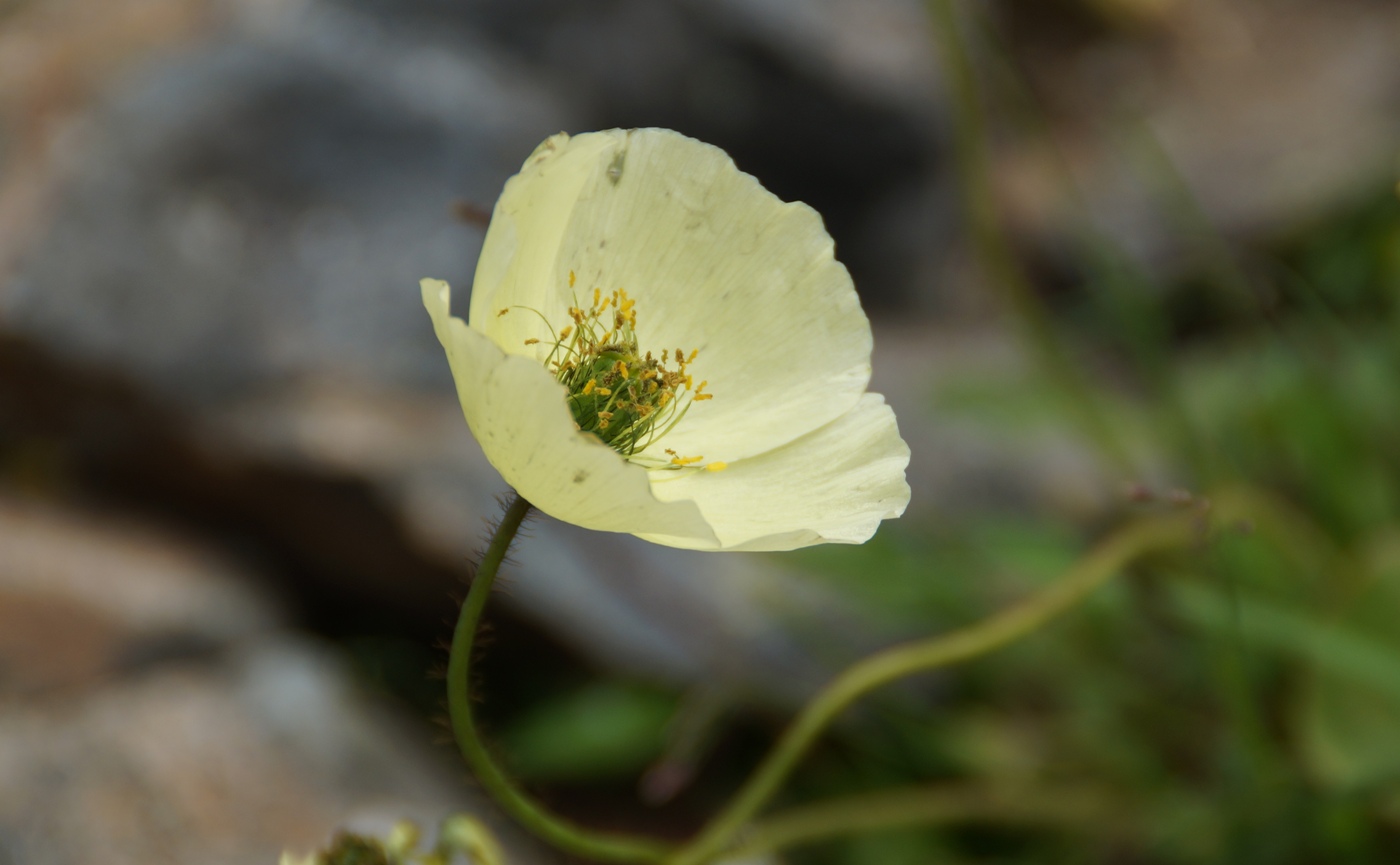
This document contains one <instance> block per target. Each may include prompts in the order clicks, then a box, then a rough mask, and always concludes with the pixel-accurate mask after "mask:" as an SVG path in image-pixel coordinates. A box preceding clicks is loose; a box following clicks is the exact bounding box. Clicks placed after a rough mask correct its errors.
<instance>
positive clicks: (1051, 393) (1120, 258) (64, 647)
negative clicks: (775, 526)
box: [0, 0, 1400, 865]
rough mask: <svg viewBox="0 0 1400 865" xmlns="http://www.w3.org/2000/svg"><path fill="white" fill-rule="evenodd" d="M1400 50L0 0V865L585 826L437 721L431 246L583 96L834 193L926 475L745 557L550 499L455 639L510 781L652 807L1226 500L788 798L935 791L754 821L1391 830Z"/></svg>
mask: <svg viewBox="0 0 1400 865" xmlns="http://www.w3.org/2000/svg"><path fill="white" fill-rule="evenodd" d="M950 10H952V11H951V14H950ZM1397 57H1400V6H1397V4H1395V3H1393V2H1389V0H1055V2H1044V0H995V2H993V0H981V2H958V3H947V2H944V0H933V2H931V3H929V4H927V5H925V4H924V3H922V2H920V0H392V2H391V0H0V865H20V863H25V865H28V863H33V865H60V863H62V865H68V863H74V865H77V863H92V862H99V861H100V862H103V863H111V865H120V863H142V865H159V863H189V862H201V863H229V865H233V863H257V862H270V861H275V858H274V857H275V856H276V854H277V852H278V851H279V850H281V849H282V848H283V847H284V846H292V847H294V848H297V849H301V850H309V849H311V848H312V847H313V846H315V845H317V844H319V843H321V842H323V841H324V840H325V839H326V838H327V837H328V835H329V833H330V832H331V831H333V830H334V829H335V828H336V827H337V826H341V825H353V826H356V827H360V828H367V829H375V828H384V827H387V825H388V824H389V822H391V821H392V820H394V819H397V818H399V817H413V818H415V819H419V820H421V821H424V822H426V823H432V822H434V821H435V820H437V819H438V818H440V817H441V816H442V815H444V814H445V813H448V812H450V811H454V810H471V811H474V812H477V813H480V814H482V815H484V816H487V817H490V818H491V819H494V820H497V822H498V823H501V824H502V832H503V833H504V837H505V840H506V842H507V845H508V847H509V849H510V851H511V855H512V857H513V858H512V861H513V862H518V863H536V862H537V863H551V862H560V861H563V860H562V858H561V857H559V856H557V855H555V854H553V853H551V852H550V851H547V850H544V849H542V848H541V847H539V846H538V845H536V844H533V843H532V842H530V841H529V840H527V839H525V838H523V837H521V836H520V834H519V833H518V832H515V831H513V830H511V829H510V827H509V826H508V825H505V824H504V823H503V821H500V820H499V819H498V818H497V817H496V812H495V811H494V810H493V809H492V807H491V806H490V805H489V804H488V803H486V802H484V801H483V800H482V797H481V796H480V795H479V793H477V792H476V791H475V790H474V788H473V786H472V784H471V782H470V780H469V779H468V777H467V774H466V772H465V770H464V768H463V767H462V765H461V764H460V761H459V759H458V757H457V756H456V754H455V752H454V750H453V748H452V746H451V744H450V741H449V739H448V737H447V735H446V730H445V727H444V726H443V723H442V718H443V714H444V710H443V701H442V697H441V693H442V687H443V685H442V681H441V670H442V668H443V667H444V666H445V662H446V653H445V651H444V650H443V648H442V640H443V638H444V637H445V636H447V634H448V629H449V627H450V623H451V622H452V621H453V619H454V618H455V614H456V609H455V602H454V599H455V598H458V597H460V595H461V594H462V591H463V582H462V581H463V576H464V574H465V573H466V572H467V562H468V561H469V559H470V558H471V555H472V553H473V551H474V550H475V549H476V548H477V547H478V545H479V544H480V542H481V540H482V535H483V532H484V527H485V520H486V519H487V518H489V517H491V516H493V515H494V514H495V512H496V508H497V505H496V503H495V496H496V495H497V494H499V493H500V492H502V485H501V482H500V480H499V478H498V477H497V476H496V475H495V473H494V472H493V471H492V470H491V469H490V467H489V466H487V465H486V464H485V463H484V461H483V459H482V457H481V455H480V452H479V451H478V450H477V448H476V445H475V444H474V443H473V442H472V440H471V437H470V434H469V433H468V431H467V429H466V425H465V424H464V423H463V421H462V418H461V414H460V410H459V408H458V406H457V404H456V400H455V398H454V396H453V393H452V389H451V382H450V378H449V375H448V371H447V365H446V363H445V361H444V358H443V356H442V354H441V350H440V348H439V347H438V346H437V344H436V341H435V340H434V338H433V335H432V332H431V329H430V327H429V325H428V320H427V316H426V314H425V313H424V311H423V309H422V307H421V304H420V302H419V299H418V288H417V281H418V279H419V278H420V277H423V276H436V277H442V278H445V279H448V280H449V281H451V282H452V283H454V284H455V285H458V286H463V287H465V286H467V285H469V284H470V281H471V275H472V271H473V267H474V263H475V257H476V254H477V251H478V249H479V246H480V239H481V232H482V229H481V226H480V224H479V220H477V219H476V218H475V217H474V214H477V213H479V212H481V211H483V210H489V208H490V206H491V205H492V203H493V202H494V199H495V197H496V195H497V193H498V192H499V190H500V187H501V185H502V183H503V182H504V181H505V179H506V178H507V177H508V176H509V175H510V174H511V173H513V172H514V170H515V169H516V168H517V167H518V166H519V164H520V163H521V162H522V161H523V159H524V158H525V156H527V155H528V154H529V152H530V151H531V150H532V149H533V147H534V146H535V145H536V144H537V143H538V142H539V141H540V140H541V139H543V138H544V137H546V136H547V135H549V134H552V133H554V132H557V131H559V130H561V129H562V130H568V131H571V132H579V131H586V130H590V129H598V128H606V127H612V126H667V127H672V128H675V129H677V130H680V131H682V132H685V133H687V134H690V135H693V136H696V137H698V138H701V139H704V140H706V141H710V142H712V143H715V144H718V145H720V146H721V147H723V148H725V149H726V150H728V151H729V153H730V154H731V155H732V156H733V157H734V159H735V160H736V161H737V163H738V164H739V166H740V167H741V168H743V169H744V170H746V171H748V172H750V173H753V174H755V175H756V176H758V177H759V178H760V179H761V180H762V182H763V183H764V184H765V185H766V186H767V187H768V188H770V189H771V190H773V191H774V192H776V193H777V194H778V195H780V196H781V197H783V198H786V199H799V200H803V201H806V202H808V203H810V204H812V205H813V206H814V207H816V208H817V209H818V210H819V211H820V212H821V213H822V214H823V216H824V218H825V219H826V222H827V225H828V227H829V230H830V232H831V233H832V235H833V236H834V237H835V238H836V241H837V249H838V255H839V256H840V257H841V259H842V260H843V261H845V262H846V263H847V265H848V266H849V268H850V270H851V272H852V274H853V275H854V277H855V280H856V284H857V286H858V288H859V290H860V293H861V296H862V299H863V301H864V303H865V305H866V308H867V310H868V312H869V313H870V315H871V317H872V319H873V324H874V327H875V334H876V355H875V360H874V365H875V380H874V384H873V387H874V389H876V390H879V391H881V392H883V393H884V394H886V395H887V397H888V399H889V401H890V402H891V403H892V404H893V405H894V406H895V409H896V411H897V413H898V416H899V420H900V425H901V429H902V431H903V433H904V436H905V438H906V439H907V440H908V442H909V444H910V447H911V449H912V451H913V461H912V463H911V466H910V470H909V478H910V483H911V485H912V487H913V501H912V504H911V506H910V509H909V512H908V514H907V515H906V516H905V517H904V518H903V519H901V520H899V521H895V522H892V523H887V524H886V525H885V526H884V527H883V528H882V529H881V531H880V533H879V534H878V535H877V536H876V538H875V539H874V540H873V541H872V542H870V543H869V544H867V545H865V546H863V547H851V548H834V547H833V548H817V549H811V550H806V551H802V552H798V553H793V554H785V555H771V556H758V555H739V554H734V555H722V556H721V555H710V554H699V553H691V554H687V553H682V552H678V551H673V550H666V549H661V548H656V547H651V546H648V545H646V544H643V543H641V542H638V541H635V540H634V539H631V538H620V537H614V536H603V535H596V534H590V533H587V532H583V531H579V530H575V529H573V528H572V527H570V526H565V525H561V524H558V523H555V522H553V521H551V520H548V519H540V520H538V521H537V522H536V523H534V527H533V530H532V531H531V536H530V537H529V538H528V539H527V540H526V541H525V542H524V543H523V544H522V545H521V546H519V547H518V552H517V553H516V564H515V566H514V567H513V568H511V569H510V570H508V572H507V574H506V577H505V584H504V586H503V590H502V591H501V592H500V593H499V596H498V598H497V601H496V603H495V605H494V606H493V609H492V610H491V611H490V612H489V614H488V617H489V619H490V634H489V640H488V643H489V645H488V646H487V648H486V650H485V653H484V654H483V655H482V661H481V665H480V673H479V681H478V682H477V683H476V687H477V691H478V694H479V695H480V698H481V700H480V704H479V705H480V712H481V714H482V715H483V717H484V720H485V723H486V725H487V729H488V731H489V734H490V735H491V737H492V738H493V739H494V740H495V742H497V743H498V746H499V751H500V753H501V755H502V758H503V759H504V760H505V761H506V762H507V764H508V765H510V766H511V767H512V768H513V769H514V770H515V771H516V772H517V773H518V774H519V775H520V776H521V777H522V778H525V779H527V780H528V782H529V784H530V786H531V788H532V789H534V790H536V791H537V792H539V793H540V795H541V796H542V797H543V798H544V799H545V800H546V801H547V802H549V803H550V804H551V805H552V806H554V807H555V808H557V809H558V810H559V811H561V812H563V813H565V814H568V815H570V816H572V817H574V818H576V819H578V820H580V821H584V822H586V823H588V824H590V825H593V826H597V827H608V828H614V829H630V830H635V831H640V832H652V833H657V834H660V835H663V836H667V837H673V838H682V837H685V836H686V835H688V834H689V833H691V832H692V831H694V830H695V829H696V828H697V827H698V826H699V825H700V823H701V822H702V821H703V819H704V818H705V817H706V816H707V815H708V814H710V813H711V812H712V811H713V809H714V808H715V807H716V806H717V804H718V803H720V802H722V801H724V799H725V798H726V796H727V794H728V793H729V792H731V791H732V790H733V789H734V788H735V786H736V785H737V784H738V783H739V782H740V781H741V780H742V779H743V777H744V776H745V775H746V773H747V771H748V770H749V768H750V767H751V766H752V765H753V764H754V762H755V761H756V760H757V759H758V757H759V756H760V755H761V754H762V753H763V751H764V749H765V747H766V746H767V744H768V743H770V742H771V741H772V739H773V737H774V736H775V735H776V734H777V732H778V731H779V730H780V729H781V727H782V724H783V723H784V720H785V719H786V718H788V717H790V716H791V714H792V713H793V712H794V711H795V709H796V708H797V707H798V706H799V705H800V704H801V702H802V701H803V699H804V698H805V697H806V696H808V695H809V694H810V693H811V692H812V691H813V690H814V689H815V688H816V687H818V686H819V685H820V684H821V683H822V682H824V681H826V680H827V679H828V678H829V677H830V676H831V675H832V674H833V673H834V672H835V671H836V670H839V669H840V668H841V667H843V666H844V665H846V664H848V663H850V662H851V661H852V660H854V659H856V658H858V657H861V656H862V655H864V654H866V653H868V652H869V651H872V650H874V649H877V648H880V647H882V646H886V645H889V644H891V643H894V642H896V641H899V640H901V639H906V638H909V637H912V636H920V635H927V634H933V633H939V632H943V631H946V630H949V629H952V628H956V627H958V626H961V625H965V624H968V623H971V622H974V621H976V620H978V619H979V618H981V617H983V616H986V615H988V614H989V613H992V612H994V611H997V610H1000V609H1004V608H1005V607H1007V606H1008V605H1010V604H1012V603H1014V602H1015V601H1017V600H1018V599H1021V598H1024V597H1026V596H1027V595H1028V594H1030V593H1031V592H1033V591H1034V590H1035V589H1037V588H1038V587H1041V586H1043V585H1046V584H1048V583H1050V582H1051V581H1053V580H1054V579H1056V578H1057V576H1058V575H1059V574H1061V573H1062V572H1063V571H1064V569H1065V568H1067V567H1068V566H1069V565H1070V564H1071V563H1072V562H1073V561H1075V560H1076V559H1077V558H1078V557H1079V556H1081V555H1082V554H1083V553H1084V552H1085V551H1086V550H1087V549H1089V548H1090V547H1091V546H1092V544H1093V542H1094V541H1095V540H1096V539H1098V538H1100V537H1103V536H1104V535H1105V534H1106V533H1108V532H1109V531H1110V530H1111V529H1112V528H1113V527H1115V526H1117V525H1120V524H1123V523H1125V522H1126V521H1128V520H1130V519H1132V518H1134V517H1135V516H1137V515H1140V514H1152V513H1158V512H1168V511H1172V510H1174V509H1182V508H1197V509H1201V510H1202V511H1205V510H1206V509H1207V508H1209V506H1210V505H1211V504H1212V503H1220V502H1223V501H1228V502H1230V503H1231V507H1232V508H1234V509H1235V510H1237V511H1240V512H1244V513H1247V514H1248V516H1249V518H1248V520H1246V521H1244V522H1243V523H1241V524H1240V525H1239V526H1237V527H1233V528H1231V529H1230V530H1228V531H1225V532H1222V533H1221V534H1220V536H1218V537H1217V538H1215V539H1214V541H1213V542H1212V543H1211V544H1209V545H1208V546H1203V547H1202V548H1201V549H1199V550H1196V551H1194V552H1193V553H1191V554H1189V555H1183V556H1176V557H1170V558H1160V559H1155V560H1152V561H1149V562H1145V563H1143V564H1141V565H1140V566H1136V567H1134V568H1133V569H1132V571H1131V572H1130V573H1129V574H1128V575H1126V578H1125V579H1122V580H1120V581H1118V582H1117V583H1115V584H1113V585H1111V586H1110V587H1109V588H1107V589H1105V590H1103V591H1100V592H1099V593H1097V594H1096V595H1095V596H1094V597H1093V598H1092V599H1091V601H1090V602H1089V603H1087V604H1085V605H1084V606H1083V607H1082V608H1081V609H1078V610H1076V611H1075V612H1074V613H1072V614H1071V615H1069V616H1068V617H1066V618H1065V619H1064V620H1062V621H1060V622H1057V623H1055V624H1054V625H1052V626H1051V627H1049V628H1047V629H1045V630H1044V631H1043V632H1041V633H1038V634H1036V635H1034V636H1033V637H1031V638H1029V639H1028V640H1026V641H1024V642H1023V643H1021V644H1018V645H1016V646H1014V647H1012V648H1010V649H1008V650H1006V651H1003V652H1000V653H998V654H996V655H994V656H991V657H988V658H985V659H981V660H978V661H975V662H973V663H970V664H967V665H965V666H963V667H960V668H957V669H953V670H949V671H946V672H944V673H942V674H940V675H938V676H928V677H924V678H920V679H918V680H916V681H911V682H908V683H905V684H904V685H903V686H901V687H897V688H892V689H889V690H887V691H885V692H881V693H880V694H879V695H878V696H877V697H876V698H874V699H871V700H869V701H867V702H866V703H864V704H862V707H861V709H860V710H859V711H856V712H853V713H850V715H849V716H848V717H847V718H845V719H844V720H843V722H842V724H840V725H839V726H838V727H837V729H835V730H834V731H832V733H831V734H830V735H829V736H828V737H827V738H826V739H825V740H824V741H823V743H822V745H821V747H820V748H819V749H818V750H817V751H816V752H815V753H814V754H813V755H812V756H811V757H810V758H809V759H808V760H807V761H806V762H805V763H804V765H803V767H802V769H801V770H800V771H799V773H798V774H797V775H796V777H795V778H794V779H793V781H792V783H791V784H790V785H789V788H788V789H787V790H786V791H785V793H784V795H783V800H782V803H780V804H783V805H795V804H801V803H810V802H816V801H820V800H821V799H822V798H823V797H827V796H833V795H842V794H852V793H857V792H860V791H864V790H876V789H883V788H887V787H891V786H895V785H908V784H915V783H917V784H928V785H934V787H935V788H936V789H938V790H942V791H944V793H945V794H946V795H947V796H948V797H950V801H953V802H957V803H963V807H961V809H959V808H952V809H950V811H949V814H948V815H947V817H946V819H944V820H943V821H941V822H939V823H937V824H936V825H930V826H927V827H921V828H913V829H900V830H897V831H885V832H880V833H874V834H869V835H864V836H858V837H851V838H840V839H836V840H832V841H827V842H824V843H822V844H820V845H810V846H804V847H800V848H795V849H793V850H791V851H784V852H783V853H782V854H781V859H774V860H773V861H783V862H791V863H798V865H801V863H813V865H822V863H829V865H845V863H869V865H904V863H908V865H923V863H983V862H998V863H1061V862H1062V863H1077V862H1096V863H1144V865H1177V863H1182V865H1185V863H1243V865H1273V863H1278V865H1285V863H1329V865H1331V863H1386V862H1395V861H1400V200H1397V196H1396V193H1397V179H1398V178H1400V63H1397V62H1396V58H1397Z"/></svg>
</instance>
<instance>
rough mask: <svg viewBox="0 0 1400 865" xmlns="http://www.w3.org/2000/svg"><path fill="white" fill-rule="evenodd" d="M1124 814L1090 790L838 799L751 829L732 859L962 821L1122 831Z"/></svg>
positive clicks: (970, 788) (979, 790) (973, 788)
mask: <svg viewBox="0 0 1400 865" xmlns="http://www.w3.org/2000/svg"><path fill="white" fill-rule="evenodd" d="M1127 814H1128V812H1127V809H1125V808H1123V807H1122V806H1121V805H1118V804H1115V803H1114V802H1113V801H1112V800H1111V799H1110V798H1108V797H1107V796H1105V795H1104V794H1103V793H1102V792H1095V791H1093V790H1084V789H1074V788H1070V789H1057V788H1042V789H1035V788H1030V787H1026V788H1009V789H997V788H987V787H986V786H984V785H970V784H958V785H951V784H949V785H940V786H937V787H912V788H906V789H903V790H885V791H881V792H878V793H867V794H862V795H859V796H843V797H839V798H836V799H830V800H827V801H825V802H820V803H818V804H815V805H807V806H804V807H800V808H793V809H791V810H789V811H785V812H783V813H781V814H777V815H775V816H773V817H770V818H768V819H766V820H763V821H761V822H759V823H756V824H754V826H753V828H752V830H751V831H749V832H748V833H746V835H745V838H744V841H743V843H742V844H741V845H740V846H739V847H738V848H736V849H735V850H734V852H733V853H732V854H731V855H732V856H733V858H734V859H736V860H740V861H745V860H748V859H757V858H758V857H760V856H763V855H765V854H771V853H773V852H775V851H778V850H784V849H787V848H789V847H796V846H801V845H804V844H812V843H815V842H817V841H824V840H826V839H828V838H836V837H841V836H843V835H853V834H856V833H860V832H871V831H878V830H881V829H894V828H898V827H901V826H927V825H930V824H937V823H953V822H958V821H966V820H980V821H987V822H997V823H1028V824H1048V825H1063V824H1072V825H1090V826H1105V825H1107V826H1114V827H1121V826H1122V825H1123V824H1124V823H1125V822H1127Z"/></svg>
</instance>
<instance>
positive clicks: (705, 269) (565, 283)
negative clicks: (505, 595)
mask: <svg viewBox="0 0 1400 865" xmlns="http://www.w3.org/2000/svg"><path fill="white" fill-rule="evenodd" d="M422 288H423V303H424V304H425V305H426V306H427V308H428V313H429V314H430V315H431V316H432V320H433V326H434V328H435V330H436V331H437V337H438V339H439V340H440V341H441V342H442V345H443V347H444V348H445V349H446V350H447V357H448V361H449V363H450V364H451V367H452V374H453V377H454V378H455V379H456V382H457V392H458V395H459V397H460V398H461V402H462V410H463V412H464V413H465V415H466V418H467V423H468V425H470V427H471V430H472V433H473V434H474V435H475V436H476V438H477V440H478V441H479V442H480V443H481V447H482V450H483V451H485V454H486V458H487V459H488V460H490V462H491V464H492V465H493V466H495V467H496V469H497V471H499V472H500V473H501V475H502V477H504V478H505V480H506V482H507V483H509V484H510V485H511V486H512V487H514V488H515V489H516V491H518V492H519V493H520V494H521V495H522V496H524V497H525V499H526V500H528V501H530V502H531V503H532V504H534V505H535V506H536V507H538V508H539V509H540V510H542V511H544V512H545V513H547V514H549V515H551V516H553V517H556V518H558V519H561V520H564V521H566V522H570V523H574V524H576V525H580V526H583V527H585V528H589V529H597V530H600V531H611V532H629V533H631V534H634V535H637V536H639V537H642V538H645V539H647V540H649V541H654V542H656V543H660V544H667V545H670V546H674V547H686V548H691V549H703V550H718V549H724V550H736V549H742V550H786V549H794V548H796V547H802V546H807V545H810V544H819V543H826V542H836V543H862V542H864V541H866V540H868V539H869V538H870V536H871V535H873V534H874V533H875V529H876V528H877V527H878V526H879V523H880V521H881V520H885V519H889V518H892V517H897V516H899V515H900V514H901V513H903V512H904V508H905V506H906V505H907V504H908V502H909V486H908V484H907V483H906V482H905V479H904V470H905V467H906V466H907V465H908V463H909V448H908V446H907V445H905V443H904V441H903V440H902V439H901V438H900V437H899V430H898V428H897V427H896V424H895V418H894V413H893V412H892V411H890V409H889V407H888V406H886V405H885V402H884V399H883V398H882V397H881V396H880V395H879V394H873V393H867V392H866V390H865V389H866V385H867V383H868V381H869V379H870V349H871V336H870V324H869V322H868V321H867V320H866V317H865V314H864V313H863V312H862V311H861V308H860V301H859V300H858V299H857V297H856V292H855V287H854V286H853V285H852V284H851V278H850V276H849V275H848V274H847V272H846V268H845V267H844V266H842V265H841V264H840V263H839V262H837V261H836V259H835V257H834V252H833V244H832V240H831V238H830V237H829V236H828V235H827V233H826V231H825V230H824V229H823V227H822V222H821V217H819V216H818V215H817V213H816V212H815V211H814V210H812V209H811V208H810V207H807V206H806V205H804V204H789V203H784V202H783V201H780V200H779V199H778V198H777V197H776V196H774V195H773V194H772V193H770V192H768V191H767V190H765V189H764V188H763V187H762V186H760V185H759V183H758V181H757V180H755V179H754V178H753V177H752V176H750V175H748V174H744V173H743V172H741V171H739V170H738V169H737V168H736V167H735V166H734V163H733V161H731V160H730V158H729V156H728V155H727V154H725V153H724V151H722V150H720V149H719V148H716V147H712V146H710V145H708V144H703V143H701V142H699V141H695V140H694V139H691V138H687V137H685V136H683V135H680V134H678V133H675V132H671V131H668V130H663V129H634V130H617V129H614V130H608V131H606V132H594V133H588V134H584V135H578V136H575V137H572V138H571V137H569V136H568V135H564V134H560V135H556V136H554V137H552V138H550V139H549V140H547V141H545V142H544V143H543V144H541V145H540V146H539V148H538V149H536V150H535V152H534V153H533V154H531V156H530V158H529V159H527V160H526V161H525V165H524V167H523V168H522V169H521V171H520V173H519V174H517V175H516V176H515V177H513V178H511V179H510V181H509V182H507V183H506V187H505V191H504V192H503V193H502V195H501V198H500V201H498V202H497V203H496V209H495V212H494V214H493V215H492V217H491V225H490V228H489V229H488V230H487V232H486V239H485V242H484V245H483V247H482V250H481V258H480V260H479V261H478V263H477V268H476V281H475V283H474V284H473V286H472V296H471V313H470V319H469V320H470V324H468V323H466V322H463V321H462V320H461V319H460V318H456V317H453V316H452V315H451V314H450V312H449V289H448V286H447V284H446V283H445V282H442V281H439V280H434V279H425V280H423V282H422ZM677 361H679V363H677ZM696 382H700V383H699V384H696ZM711 397H712V398H711ZM585 429H587V430H591V431H588V432H585V431H584V430H585ZM605 439H606V440H607V441H608V442H610V444H609V443H605Z"/></svg>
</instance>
